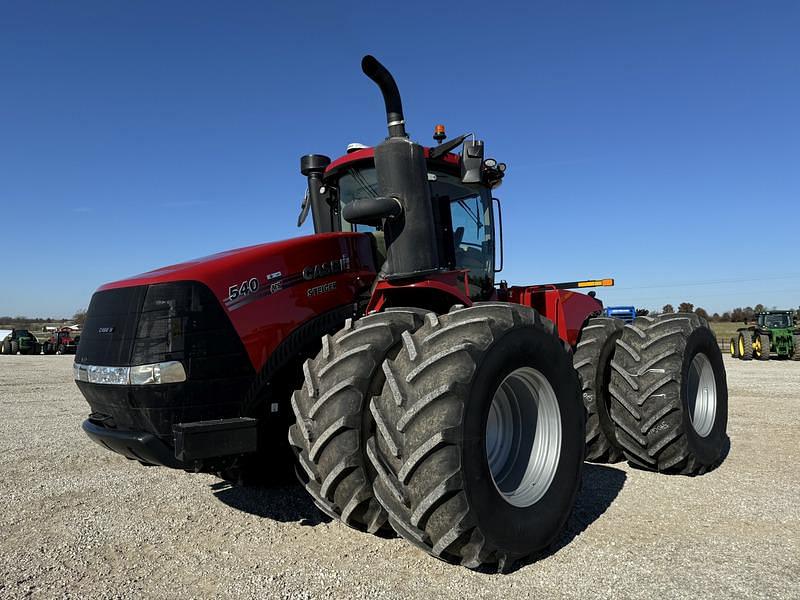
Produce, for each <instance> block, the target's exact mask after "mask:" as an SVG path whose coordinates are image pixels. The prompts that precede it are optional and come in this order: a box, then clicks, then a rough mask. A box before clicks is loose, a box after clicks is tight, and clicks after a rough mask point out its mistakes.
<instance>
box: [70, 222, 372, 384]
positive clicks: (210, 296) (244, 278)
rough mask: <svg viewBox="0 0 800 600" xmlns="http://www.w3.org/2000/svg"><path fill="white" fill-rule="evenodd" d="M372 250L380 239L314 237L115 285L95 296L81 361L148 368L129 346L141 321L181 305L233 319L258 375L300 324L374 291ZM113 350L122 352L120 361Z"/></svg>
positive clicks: (252, 248) (138, 335) (346, 235)
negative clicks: (274, 351) (375, 242)
mask: <svg viewBox="0 0 800 600" xmlns="http://www.w3.org/2000/svg"><path fill="white" fill-rule="evenodd" d="M373 244H374V240H373V237H372V236H371V235H369V234H365V233H350V232H348V233H329V234H320V235H311V236H305V237H300V238H294V239H290V240H285V241H280V242H272V243H267V244H259V245H256V246H249V247H246V248H240V249H237V250H230V251H227V252H221V253H219V254H213V255H211V256H207V257H204V258H199V259H195V260H190V261H187V262H183V263H178V264H175V265H170V266H168V267H163V268H161V269H156V270H153V271H148V272H147V273H142V274H140V275H135V276H133V277H129V278H127V279H121V280H119V281H115V282H113V283H108V284H106V285H103V286H102V287H100V288H99V289H98V290H97V292H96V293H95V294H94V296H93V297H92V301H91V303H90V306H89V311H88V314H87V326H86V328H85V329H86V331H85V333H84V335H83V336H82V338H81V351H80V352H79V356H78V360H77V362H81V363H86V364H95V365H115V364H128V362H130V361H132V360H134V359H136V360H139V362H140V363H141V362H142V361H143V360H144V358H141V357H139V358H138V359H137V357H138V355H137V354H136V351H135V348H134V350H131V349H130V348H128V346H130V345H131V344H134V341H132V340H134V338H135V339H136V340H139V341H137V342H135V343H140V342H141V338H142V336H143V335H145V333H144V328H145V326H144V325H143V324H142V323H145V322H146V321H147V320H148V319H150V318H151V316H152V315H155V314H156V313H157V312H158V311H162V312H163V311H166V310H168V307H169V306H173V309H172V310H173V312H174V310H177V309H175V308H174V306H179V305H180V306H183V307H184V308H183V309H181V310H183V311H184V312H186V314H189V313H190V312H191V313H192V314H195V312H197V311H200V312H203V313H204V314H208V315H211V314H219V317H214V319H217V320H216V321H214V322H221V321H219V319H222V320H223V321H229V322H230V325H231V326H233V328H234V329H235V331H236V333H237V337H238V338H239V339H241V341H242V343H243V344H244V346H245V348H246V350H247V354H248V355H249V358H250V362H251V364H252V367H253V368H254V369H256V370H257V369H259V368H260V367H261V365H263V364H264V361H265V360H266V358H267V357H268V356H269V355H270V353H271V352H272V351H273V350H274V348H275V347H276V346H277V345H278V343H280V341H281V340H283V339H284V338H285V337H286V336H287V335H288V334H289V333H290V332H291V331H293V330H294V329H295V328H296V327H297V326H298V325H300V324H302V323H304V322H305V321H306V320H308V319H309V318H312V317H314V316H317V315H321V314H324V313H326V312H327V311H331V310H334V309H337V307H343V306H352V305H353V303H354V302H355V301H357V299H358V298H359V297H360V294H362V293H364V291H365V290H367V289H368V288H369V286H370V285H371V284H372V282H373V280H374V279H375V276H376V271H377V269H376V264H375V254H374V250H373ZM198 307H199V308H198ZM195 309H196V311H195ZM187 311H188V312H187ZM192 311H195V312H192ZM165 314H166V313H165ZM198 314H199V313H198ZM138 315H142V317H141V318H140V317H139V316H138ZM224 315H227V319H226V318H225V316H224ZM159 318H160V317H159ZM164 318H165V319H166V318H167V317H166V316H165V317H164ZM187 318H188V317H187ZM193 318H194V317H193ZM198 318H199V317H198ZM203 318H205V317H203ZM201 320H202V319H201ZM148 327H149V325H148ZM171 327H174V325H171ZM226 327H227V325H226ZM134 331H137V332H138V333H135V334H134V333H133V332H134ZM147 335H149V334H147ZM95 338H97V339H96V340H95ZM123 341H124V343H123ZM94 342H96V343H94ZM126 344H127V345H126ZM131 347H133V346H131ZM93 348H94V349H95V350H96V351H94V350H92V349H93ZM109 348H114V349H115V350H114V353H113V356H111V355H109V354H108V349H109ZM131 353H133V354H131ZM90 354H91V356H90ZM130 356H133V357H134V358H133V359H131V358H130ZM148 356H149V355H148ZM131 364H136V363H135V362H132V363H131ZM142 364H143V363H142Z"/></svg>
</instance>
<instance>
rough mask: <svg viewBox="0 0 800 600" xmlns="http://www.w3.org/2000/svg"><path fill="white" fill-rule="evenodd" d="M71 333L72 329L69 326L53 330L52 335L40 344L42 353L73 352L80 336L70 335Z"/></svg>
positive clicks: (76, 348)
mask: <svg viewBox="0 0 800 600" xmlns="http://www.w3.org/2000/svg"><path fill="white" fill-rule="evenodd" d="M72 334H73V331H72V330H71V329H70V328H69V327H64V328H62V329H60V330H58V331H55V332H53V335H51V336H50V338H49V339H48V340H47V341H46V342H44V343H43V344H42V354H75V352H76V351H77V350H78V342H79V341H80V339H81V336H80V335H76V336H75V337H72Z"/></svg>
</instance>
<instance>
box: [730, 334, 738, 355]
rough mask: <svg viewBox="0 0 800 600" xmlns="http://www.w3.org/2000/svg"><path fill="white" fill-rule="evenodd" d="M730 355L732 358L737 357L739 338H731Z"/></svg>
mask: <svg viewBox="0 0 800 600" xmlns="http://www.w3.org/2000/svg"><path fill="white" fill-rule="evenodd" d="M731 356H732V357H733V358H739V340H738V339H736V338H735V337H732V338H731Z"/></svg>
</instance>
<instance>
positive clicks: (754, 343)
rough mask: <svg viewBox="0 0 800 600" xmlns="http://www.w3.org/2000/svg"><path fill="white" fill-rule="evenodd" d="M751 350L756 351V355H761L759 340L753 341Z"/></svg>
mask: <svg viewBox="0 0 800 600" xmlns="http://www.w3.org/2000/svg"><path fill="white" fill-rule="evenodd" d="M753 351H754V352H755V353H756V356H761V340H760V339H756V341H754V342H753Z"/></svg>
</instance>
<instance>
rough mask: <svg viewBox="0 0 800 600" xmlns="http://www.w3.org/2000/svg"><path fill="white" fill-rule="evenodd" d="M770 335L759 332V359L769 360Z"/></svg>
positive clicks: (757, 355) (757, 352)
mask: <svg viewBox="0 0 800 600" xmlns="http://www.w3.org/2000/svg"><path fill="white" fill-rule="evenodd" d="M769 352H770V347H769V336H768V335H766V334H763V333H762V334H758V348H757V350H756V353H755V355H756V358H758V360H769Z"/></svg>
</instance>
